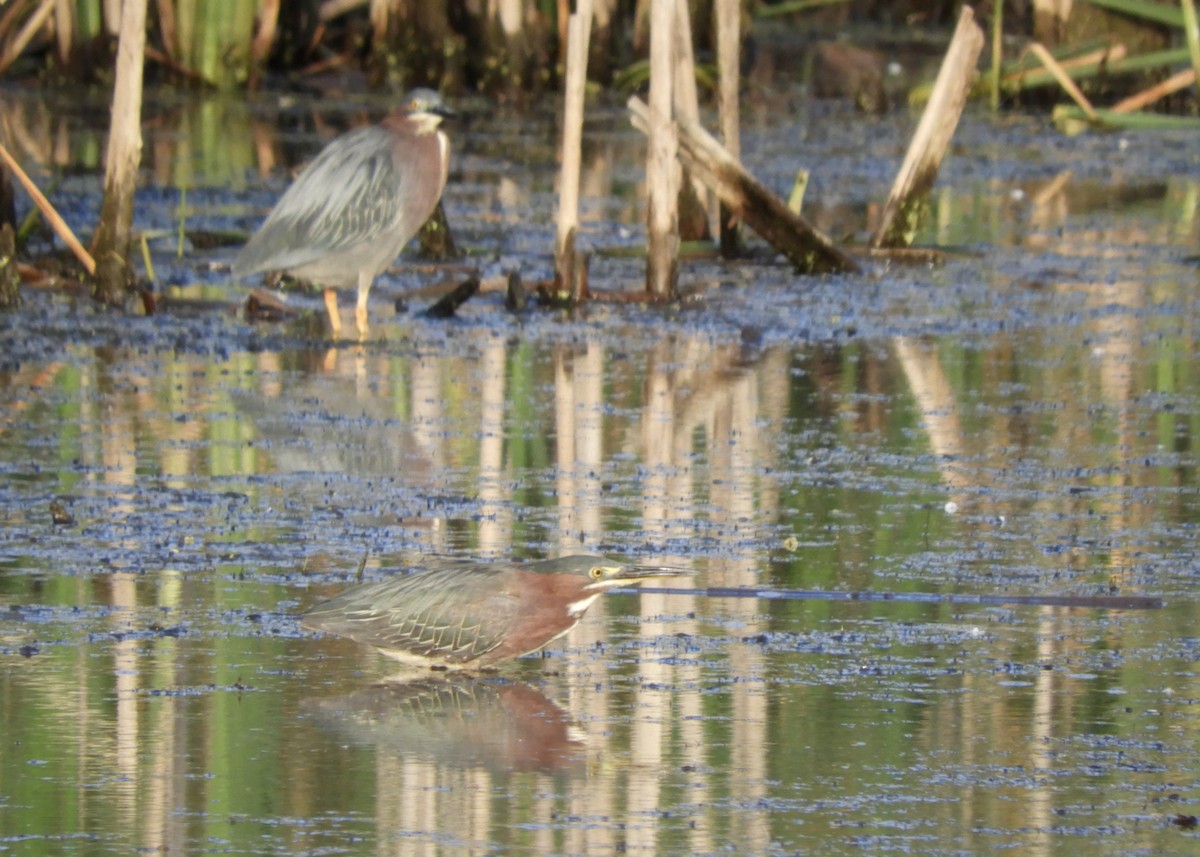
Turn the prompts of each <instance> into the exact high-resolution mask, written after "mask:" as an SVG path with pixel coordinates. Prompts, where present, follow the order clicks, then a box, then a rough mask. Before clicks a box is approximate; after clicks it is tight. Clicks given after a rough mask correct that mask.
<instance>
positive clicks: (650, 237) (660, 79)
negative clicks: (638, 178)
mask: <svg viewBox="0 0 1200 857" xmlns="http://www.w3.org/2000/svg"><path fill="white" fill-rule="evenodd" d="M675 17H676V15H675V4H674V3H673V2H670V0H658V2H654V3H651V4H650V113H649V120H648V122H649V142H648V145H647V147H646V149H647V152H646V184H647V193H646V292H647V293H648V294H649V295H650V296H651V297H653V298H655V299H658V300H667V299H670V298H673V297H675V294H676V285H677V281H678V274H679V268H678V266H679V212H678V204H679V181H680V179H679V163H678V161H677V160H676V152H677V151H678V148H679V142H678V140H677V138H676V134H675V125H674V123H673V122H672V121H671V116H672V100H673V97H672V89H673V87H672V83H673V78H674V74H675V69H674V64H675V63H674V59H675V51H674V47H675V38H674V36H673V33H674V30H675Z"/></svg>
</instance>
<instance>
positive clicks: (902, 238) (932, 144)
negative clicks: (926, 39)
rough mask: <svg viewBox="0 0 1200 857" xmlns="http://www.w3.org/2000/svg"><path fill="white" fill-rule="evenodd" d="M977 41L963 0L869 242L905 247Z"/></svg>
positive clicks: (956, 112) (964, 88)
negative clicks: (930, 88) (951, 35)
mask: <svg viewBox="0 0 1200 857" xmlns="http://www.w3.org/2000/svg"><path fill="white" fill-rule="evenodd" d="M983 42H984V38H983V30H981V29H980V28H979V25H978V24H976V23H975V14H974V13H973V12H972V11H971V8H970V7H969V6H964V7H963V9H962V13H961V14H960V15H959V18H958V26H957V27H955V29H954V36H953V38H951V40H950V47H949V48H948V49H947V50H946V57H945V59H943V60H942V67H941V69H939V70H938V76H937V80H936V82H935V83H934V85H933V91H932V92H931V93H930V95H929V103H928V104H926V105H925V112H924V113H922V114H921V121H920V122H918V123H917V130H916V132H915V133H914V134H913V139H912V142H911V143H910V144H909V147H908V152H907V153H906V154H905V156H904V163H903V164H902V165H901V167H900V171H899V172H898V173H897V174H896V181H895V183H893V185H892V191H891V193H890V194H888V199H887V203H886V204H885V205H884V209H883V217H882V219H881V220H880V223H879V228H878V229H876V230H875V234H874V235H873V236H872V237H871V244H870V246H871V247H872V248H875V249H879V248H882V247H907V246H908V245H910V244H911V243H912V236H913V232H914V231H915V226H916V222H917V220H918V219H919V218H918V217H917V216H916V213H917V211H918V210H919V208H920V205H921V203H922V202H923V201H924V198H925V196H926V194H927V193H928V192H929V190H930V188H932V187H933V182H934V179H936V178H937V171H938V167H939V166H940V165H941V163H942V158H943V157H945V154H946V150H947V149H949V148H950V140H951V139H952V138H953V136H954V131H955V129H956V128H957V127H958V120H959V118H960V117H961V116H962V111H963V107H964V106H965V105H966V103H967V96H968V95H969V94H970V91H971V85H972V83H973V82H974V80H975V77H976V75H977V71H976V67H977V64H978V62H979V55H980V53H982V51H983Z"/></svg>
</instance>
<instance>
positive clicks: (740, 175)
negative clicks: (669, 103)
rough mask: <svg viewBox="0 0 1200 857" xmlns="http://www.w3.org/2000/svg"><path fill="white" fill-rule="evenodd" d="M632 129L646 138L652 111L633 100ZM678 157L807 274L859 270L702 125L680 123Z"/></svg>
mask: <svg viewBox="0 0 1200 857" xmlns="http://www.w3.org/2000/svg"><path fill="white" fill-rule="evenodd" d="M628 107H629V111H630V113H631V114H632V118H633V124H634V125H635V126H636V127H637V128H638V129H639V130H641V131H643V132H645V131H646V129H647V128H648V127H649V123H650V109H649V108H648V107H647V106H646V104H645V102H643V101H642V100H641V99H639V98H638V97H637V96H634V97H632V98H630V99H629V101H628ZM678 129H679V157H680V158H681V159H682V160H683V162H684V164H685V166H687V167H688V169H690V170H691V171H692V173H693V174H694V175H696V176H697V177H699V178H700V179H701V181H703V182H704V183H705V184H706V185H708V186H709V187H710V188H712V190H713V192H714V193H715V194H716V195H717V196H718V197H719V198H720V200H721V202H722V203H724V205H725V208H726V209H727V210H728V211H729V212H730V213H731V214H732V215H733V216H734V217H736V218H738V219H739V220H741V221H743V222H744V223H746V224H747V225H749V226H750V228H751V229H753V230H754V231H755V232H757V233H758V234H759V235H761V236H762V237H763V238H764V239H765V240H766V241H767V243H769V244H770V245H771V246H772V247H774V248H775V249H776V250H778V251H779V252H780V253H782V254H783V255H784V256H786V257H787V258H788V260H790V261H791V262H792V264H794V265H795V266H796V268H797V269H798V270H800V271H801V272H803V273H806V274H825V273H838V272H846V271H857V270H859V266H858V263H857V262H855V261H854V259H852V258H851V257H850V256H849V255H847V254H846V253H845V252H844V251H843V250H841V248H839V247H838V246H837V245H836V244H834V243H833V241H832V240H830V239H829V237H828V236H826V235H825V234H824V233H822V232H821V231H820V230H819V229H817V228H816V227H815V226H813V225H812V224H810V223H809V222H808V221H807V220H805V219H804V218H803V217H801V216H799V215H797V214H793V213H792V212H791V211H790V210H788V207H787V204H786V203H785V202H784V201H783V200H781V199H780V198H779V197H777V196H775V195H774V194H773V193H771V192H770V191H769V190H767V189H766V188H765V187H764V186H763V185H762V184H761V183H759V182H758V180H756V179H755V178H754V177H753V176H752V175H750V174H749V173H748V172H746V170H745V168H743V167H742V165H741V164H739V163H738V162H737V161H736V160H735V159H734V158H733V157H731V156H730V154H729V153H728V152H726V151H725V149H724V148H722V147H721V144H720V143H718V142H717V141H716V139H715V138H714V137H713V136H712V135H711V134H709V133H708V132H707V131H705V130H704V129H703V128H702V127H700V125H699V124H697V123H694V122H689V121H687V120H684V119H680V120H679V122H678Z"/></svg>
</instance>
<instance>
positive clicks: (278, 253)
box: [234, 126, 406, 274]
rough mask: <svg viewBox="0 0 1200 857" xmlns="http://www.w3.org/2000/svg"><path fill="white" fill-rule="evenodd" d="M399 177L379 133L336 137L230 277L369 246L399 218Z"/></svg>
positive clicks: (386, 138)
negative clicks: (234, 274) (356, 247)
mask: <svg viewBox="0 0 1200 857" xmlns="http://www.w3.org/2000/svg"><path fill="white" fill-rule="evenodd" d="M405 172H406V171H405V170H403V169H402V168H401V167H400V165H399V164H398V163H397V158H396V157H395V153H394V144H393V139H392V135H391V134H389V132H388V131H387V130H385V129H384V128H381V127H379V126H371V127H368V128H360V129H358V130H357V131H352V132H350V133H349V134H346V135H345V136H343V137H340V138H338V139H337V140H336V141H335V142H334V143H331V144H330V145H328V146H326V147H325V149H324V150H322V151H321V153H320V154H319V155H318V156H317V158H316V159H315V160H314V161H313V162H312V163H311V164H309V165H308V166H307V167H305V169H304V170H303V171H302V172H301V173H300V175H299V176H297V177H296V180H295V181H294V182H293V183H292V186H291V187H289V188H288V189H287V191H286V192H285V193H284V195H283V196H282V197H281V198H280V200H279V202H278V203H277V204H276V205H275V208H274V209H273V210H272V211H271V213H270V214H269V215H268V216H267V219H266V220H265V221H264V222H263V224H262V226H261V227H259V229H258V231H257V232H255V233H254V235H253V236H251V238H250V240H249V241H248V242H247V243H246V246H245V247H243V248H242V250H241V252H240V253H239V254H238V257H237V260H236V261H235V262H234V270H235V271H236V272H237V273H238V274H250V273H254V272H255V271H264V270H287V269H290V268H297V267H301V266H303V265H307V264H310V263H312V262H314V261H317V260H319V259H323V258H326V257H328V256H330V255H331V254H334V253H337V252H339V251H341V250H346V249H349V248H351V247H355V246H358V245H363V244H369V243H372V242H374V241H375V240H376V239H378V238H379V237H380V236H381V235H382V234H383V233H384V232H386V231H387V230H388V229H389V228H391V227H392V226H393V225H394V224H395V223H396V222H397V220H398V219H399V218H400V217H401V216H402V204H401V203H402V200H403V193H401V192H400V186H401V185H402V184H403V183H404V181H405V175H404V173H405Z"/></svg>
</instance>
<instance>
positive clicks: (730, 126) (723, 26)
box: [714, 0, 742, 257]
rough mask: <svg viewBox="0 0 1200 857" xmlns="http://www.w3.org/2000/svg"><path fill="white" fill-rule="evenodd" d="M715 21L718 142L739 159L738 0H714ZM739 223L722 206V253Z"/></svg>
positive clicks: (732, 244)
mask: <svg viewBox="0 0 1200 857" xmlns="http://www.w3.org/2000/svg"><path fill="white" fill-rule="evenodd" d="M714 14H715V15H716V19H717V21H716V23H717V71H718V78H719V83H718V90H717V91H718V105H719V109H720V114H721V115H720V123H721V138H720V139H721V144H722V145H723V146H724V147H725V151H727V152H728V153H729V154H730V156H731V157H732V158H733V159H734V160H735V161H738V162H740V161H741V159H742V143H741V125H742V116H741V107H740V105H739V102H738V89H739V84H740V83H741V68H740V65H741V58H740V54H741V25H742V19H741V14H742V11H741V4H740V3H739V2H738V0H716V5H715V7H714ZM740 232H741V229H740V224H738V223H737V222H736V221H734V220H733V218H731V217H730V214H729V212H728V211H726V210H722V212H721V217H720V240H721V255H722V256H725V257H730V256H736V255H737V253H738V245H739V244H740Z"/></svg>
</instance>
